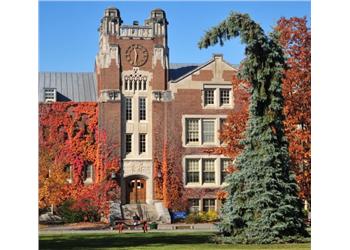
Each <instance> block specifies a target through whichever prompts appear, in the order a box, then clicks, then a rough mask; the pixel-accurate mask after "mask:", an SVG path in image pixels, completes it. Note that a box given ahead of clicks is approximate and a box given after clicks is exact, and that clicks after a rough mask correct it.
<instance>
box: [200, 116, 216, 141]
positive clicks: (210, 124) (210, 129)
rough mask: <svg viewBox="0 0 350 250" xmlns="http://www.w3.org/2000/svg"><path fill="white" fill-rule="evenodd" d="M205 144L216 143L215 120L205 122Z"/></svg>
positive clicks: (203, 124)
mask: <svg viewBox="0 0 350 250" xmlns="http://www.w3.org/2000/svg"><path fill="white" fill-rule="evenodd" d="M202 126H203V128H202V129H203V143H210V142H215V120H203V123H202Z"/></svg>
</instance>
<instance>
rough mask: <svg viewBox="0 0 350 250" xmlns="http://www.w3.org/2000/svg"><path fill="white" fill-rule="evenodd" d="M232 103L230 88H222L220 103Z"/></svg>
mask: <svg viewBox="0 0 350 250" xmlns="http://www.w3.org/2000/svg"><path fill="white" fill-rule="evenodd" d="M224 104H230V89H220V105H224Z"/></svg>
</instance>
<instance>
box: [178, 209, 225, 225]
mask: <svg viewBox="0 0 350 250" xmlns="http://www.w3.org/2000/svg"><path fill="white" fill-rule="evenodd" d="M218 219H219V217H218V213H217V212H216V211H208V212H192V213H190V214H189V215H188V216H187V217H186V219H185V223H187V224H192V223H203V222H214V221H217V220H218Z"/></svg>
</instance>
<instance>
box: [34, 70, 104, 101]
mask: <svg viewBox="0 0 350 250" xmlns="http://www.w3.org/2000/svg"><path fill="white" fill-rule="evenodd" d="M96 86H97V83H96V77H95V73H93V72H84V73H77V72H40V73H39V86H38V87H39V89H38V91H39V102H43V101H44V88H55V89H56V93H57V101H75V102H95V101H96V91H97V90H96V89H97V88H96Z"/></svg>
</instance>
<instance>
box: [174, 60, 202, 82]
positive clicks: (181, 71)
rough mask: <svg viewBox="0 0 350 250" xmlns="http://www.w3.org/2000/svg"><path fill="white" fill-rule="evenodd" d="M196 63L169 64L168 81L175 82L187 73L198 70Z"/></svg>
mask: <svg viewBox="0 0 350 250" xmlns="http://www.w3.org/2000/svg"><path fill="white" fill-rule="evenodd" d="M200 65H201V64H198V63H170V65H169V68H170V69H169V81H173V80H176V79H178V78H180V77H182V76H184V75H186V74H188V73H189V72H191V71H193V70H195V69H196V68H198V67H199V66H200Z"/></svg>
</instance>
